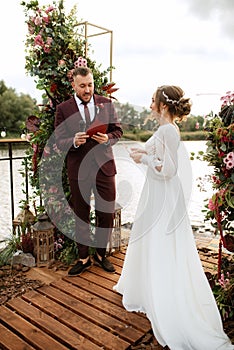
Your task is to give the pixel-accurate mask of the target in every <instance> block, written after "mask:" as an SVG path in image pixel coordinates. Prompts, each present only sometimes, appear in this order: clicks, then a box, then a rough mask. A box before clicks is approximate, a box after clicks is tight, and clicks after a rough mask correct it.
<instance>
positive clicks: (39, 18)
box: [33, 16, 42, 26]
mask: <svg viewBox="0 0 234 350" xmlns="http://www.w3.org/2000/svg"><path fill="white" fill-rule="evenodd" d="M33 22H34V24H35V25H36V26H39V25H40V24H42V18H41V17H40V16H36V17H35V18H34V19H33Z"/></svg>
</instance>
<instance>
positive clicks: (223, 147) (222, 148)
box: [220, 143, 227, 152]
mask: <svg viewBox="0 0 234 350" xmlns="http://www.w3.org/2000/svg"><path fill="white" fill-rule="evenodd" d="M220 149H221V150H222V151H223V152H225V151H226V150H227V147H226V145H225V143H222V144H221V147H220Z"/></svg>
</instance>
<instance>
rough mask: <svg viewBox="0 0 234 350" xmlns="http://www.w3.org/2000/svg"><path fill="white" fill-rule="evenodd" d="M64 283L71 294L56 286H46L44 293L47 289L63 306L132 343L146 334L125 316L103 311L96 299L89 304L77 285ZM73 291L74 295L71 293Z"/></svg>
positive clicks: (49, 295)
mask: <svg viewBox="0 0 234 350" xmlns="http://www.w3.org/2000/svg"><path fill="white" fill-rule="evenodd" d="M62 284H63V286H64V290H65V291H66V293H69V295H68V294H66V293H63V292H62V291H61V290H58V289H55V288H45V289H43V291H42V292H43V293H44V292H45V290H46V296H48V297H49V298H52V299H53V300H54V301H56V302H58V303H60V304H61V305H62V306H64V307H66V308H67V309H69V310H71V311H72V312H75V313H77V314H79V315H80V316H81V317H84V318H86V319H87V320H89V321H91V322H93V323H94V324H96V325H98V326H100V327H102V328H104V329H106V330H108V331H110V332H111V333H113V334H115V335H117V336H119V337H121V338H122V339H124V340H126V341H128V342H130V343H135V342H137V340H139V339H140V338H141V337H143V336H144V334H145V332H142V331H139V330H137V329H135V328H134V329H133V327H132V325H131V327H130V325H129V324H128V323H127V322H126V320H125V318H124V317H122V319H118V318H115V317H114V316H113V315H109V314H108V313H105V312H103V311H105V310H104V308H99V309H98V308H96V306H97V305H96V301H95V300H94V299H92V300H93V302H92V300H91V302H90V303H89V304H87V299H86V296H84V297H85V298H83V295H82V294H83V293H81V294H80V292H79V290H77V288H76V287H74V286H72V285H69V284H67V283H65V282H62ZM72 292H73V296H72V295H70V293H72ZM86 294H87V293H86ZM76 297H77V298H76ZM91 298H92V296H91ZM83 301H85V302H83ZM105 304H106V301H104V303H103V304H102V305H103V306H105ZM105 308H106V307H105Z"/></svg>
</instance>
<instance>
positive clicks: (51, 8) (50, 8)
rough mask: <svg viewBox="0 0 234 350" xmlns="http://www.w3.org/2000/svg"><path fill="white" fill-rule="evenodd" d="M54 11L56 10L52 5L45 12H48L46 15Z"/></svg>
mask: <svg viewBox="0 0 234 350" xmlns="http://www.w3.org/2000/svg"><path fill="white" fill-rule="evenodd" d="M53 10H54V6H52V5H50V6H49V7H48V8H47V9H46V10H45V12H46V13H49V12H51V11H53Z"/></svg>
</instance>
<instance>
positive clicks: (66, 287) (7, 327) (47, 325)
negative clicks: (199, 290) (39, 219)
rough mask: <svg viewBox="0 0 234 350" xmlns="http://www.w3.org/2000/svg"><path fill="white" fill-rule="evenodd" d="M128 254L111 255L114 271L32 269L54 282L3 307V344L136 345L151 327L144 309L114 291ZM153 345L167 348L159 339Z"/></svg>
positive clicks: (48, 349) (20, 347) (111, 349)
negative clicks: (135, 309)
mask: <svg viewBox="0 0 234 350" xmlns="http://www.w3.org/2000/svg"><path fill="white" fill-rule="evenodd" d="M201 255H202V256H203V259H202V262H203V266H204V268H205V270H207V269H208V270H210V271H214V266H215V265H216V263H217V260H216V259H215V258H214V259H211V260H209V261H207V258H206V257H205V254H201ZM124 257H125V251H124V250H123V251H122V252H118V253H115V254H114V255H113V256H111V257H110V260H111V261H112V263H113V264H114V265H115V267H116V273H115V274H109V273H106V272H105V271H103V270H102V269H100V268H99V267H96V266H92V268H91V269H90V270H88V271H85V272H84V273H83V274H82V275H81V276H79V277H67V276H66V275H67V272H64V271H63V272H60V274H58V273H56V272H52V271H50V270H48V269H47V271H46V270H45V269H43V268H37V269H32V271H33V270H34V272H35V271H37V270H38V271H39V272H40V273H41V274H44V277H45V278H47V281H48V282H49V283H48V284H45V285H43V286H42V287H40V288H38V289H37V290H32V291H30V292H27V293H25V294H23V295H22V296H20V297H17V298H15V299H11V300H9V301H8V302H7V303H6V304H5V305H2V306H0V349H8V350H26V349H27V350H29V349H41V350H60V349H61V350H63V349H76V350H77V349H78V350H96V349H105V350H125V349H132V348H133V347H134V346H135V345H137V344H138V343H139V342H141V340H142V338H143V337H144V336H145V335H146V333H148V332H149V331H150V330H151V327H150V323H149V321H148V320H147V318H146V317H145V316H144V315H143V314H137V313H129V312H127V311H126V310H125V309H124V308H123V306H122V302H121V296H120V295H119V294H118V293H116V292H114V291H113V290H112V288H113V286H114V284H115V283H116V282H117V281H118V279H119V275H120V273H121V269H122V265H123V261H124ZM41 276H42V275H41ZM154 349H158V350H159V349H162V347H161V346H159V345H156V343H155V347H154Z"/></svg>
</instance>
